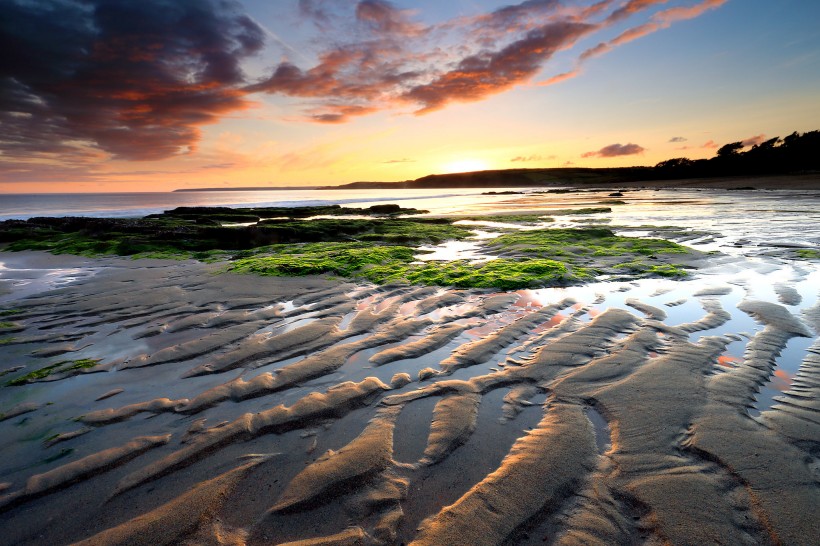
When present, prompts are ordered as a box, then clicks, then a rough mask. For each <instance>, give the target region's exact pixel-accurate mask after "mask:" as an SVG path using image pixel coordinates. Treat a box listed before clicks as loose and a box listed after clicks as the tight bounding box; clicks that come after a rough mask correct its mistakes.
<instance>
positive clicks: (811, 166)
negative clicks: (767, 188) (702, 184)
mask: <svg viewBox="0 0 820 546" xmlns="http://www.w3.org/2000/svg"><path fill="white" fill-rule="evenodd" d="M744 147H745V146H744V144H743V142H731V143H729V144H726V145H725V146H721V147H720V148H719V149H718V151H717V155H715V157H713V158H711V159H694V160H693V159H689V158H686V157H676V158H674V159H667V160H666V161H661V162H660V163H658V164H657V165H655V167H654V168H653V171H654V173H653V174H654V175H655V176H657V177H658V178H664V179H676V178H702V177H711V176H738V175H755V174H794V173H801V172H810V171H818V170H820V131H809V132H807V133H803V134H800V133H798V132H796V131H795V132H794V133H792V134H790V135H789V136H787V137H784V138H780V137H775V138H771V139H769V140H767V141H765V142H761V143H760V144H755V145H754V146H752V147H751V148H750V149H748V150H746V151H745V152H744V151H742V150H743V148H744Z"/></svg>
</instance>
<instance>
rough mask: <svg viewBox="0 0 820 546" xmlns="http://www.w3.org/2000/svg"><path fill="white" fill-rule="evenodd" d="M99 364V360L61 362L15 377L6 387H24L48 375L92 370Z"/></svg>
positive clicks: (85, 359)
mask: <svg viewBox="0 0 820 546" xmlns="http://www.w3.org/2000/svg"><path fill="white" fill-rule="evenodd" d="M99 363H100V360H99V359H93V358H81V359H79V360H63V361H60V362H57V363H55V364H50V365H48V366H45V367H43V368H39V369H37V370H34V371H32V372H29V373H27V374H25V375H22V376H20V377H16V378H14V379H12V380H11V381H8V382H6V386H7V387H17V386H21V385H26V384H28V383H33V382H35V381H40V380H42V379H45V378H46V377H48V376H50V375H54V374H58V373H70V372H77V371H79V370H85V369H89V368H93V367H94V366H96V365H97V364H99Z"/></svg>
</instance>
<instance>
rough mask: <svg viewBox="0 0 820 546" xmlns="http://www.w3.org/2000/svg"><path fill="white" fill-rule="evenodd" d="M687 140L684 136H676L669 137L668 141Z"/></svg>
mask: <svg viewBox="0 0 820 546" xmlns="http://www.w3.org/2000/svg"><path fill="white" fill-rule="evenodd" d="M687 140H689V139H687V138H686V137H682V136H676V137H672V138H670V139H669V142H686V141H687Z"/></svg>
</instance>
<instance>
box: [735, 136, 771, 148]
mask: <svg viewBox="0 0 820 546" xmlns="http://www.w3.org/2000/svg"><path fill="white" fill-rule="evenodd" d="M764 140H766V135H764V134H760V135H755V136H752V137H749V138H746V139H744V140H742V141H741V142H740V143H741V144H743V147H744V148H745V147H746V146H755V145H757V144H760V143H761V142H763V141H764Z"/></svg>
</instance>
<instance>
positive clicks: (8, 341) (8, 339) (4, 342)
mask: <svg viewBox="0 0 820 546" xmlns="http://www.w3.org/2000/svg"><path fill="white" fill-rule="evenodd" d="M15 341H17V339H16V338H13V337H4V338H0V345H9V344H11V343H14V342H15Z"/></svg>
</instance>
